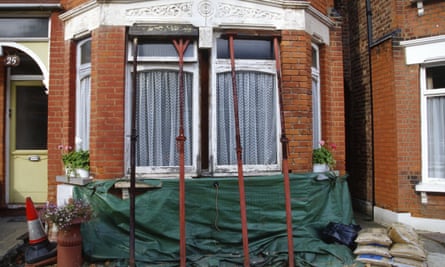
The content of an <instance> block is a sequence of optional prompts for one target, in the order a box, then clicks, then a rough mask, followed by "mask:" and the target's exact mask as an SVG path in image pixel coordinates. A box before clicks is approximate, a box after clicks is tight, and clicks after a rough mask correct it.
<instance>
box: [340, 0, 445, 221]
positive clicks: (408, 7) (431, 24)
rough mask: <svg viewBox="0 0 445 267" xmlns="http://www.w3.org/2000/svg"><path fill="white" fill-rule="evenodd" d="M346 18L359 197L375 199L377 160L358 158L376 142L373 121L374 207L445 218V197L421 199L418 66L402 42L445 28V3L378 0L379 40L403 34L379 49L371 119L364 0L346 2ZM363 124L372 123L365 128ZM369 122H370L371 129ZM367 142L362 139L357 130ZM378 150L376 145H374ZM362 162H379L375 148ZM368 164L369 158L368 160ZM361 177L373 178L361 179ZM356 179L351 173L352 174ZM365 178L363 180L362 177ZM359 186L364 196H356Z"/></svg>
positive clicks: (351, 140) (354, 182)
mask: <svg viewBox="0 0 445 267" xmlns="http://www.w3.org/2000/svg"><path fill="white" fill-rule="evenodd" d="M343 3H344V9H343V10H342V11H343V12H345V13H346V14H348V16H347V22H348V24H347V28H348V31H347V32H346V33H345V39H346V40H348V45H347V46H346V47H349V48H348V50H347V53H345V55H347V57H346V60H347V61H349V64H350V65H349V64H345V66H348V68H347V69H346V71H345V79H346V81H348V82H347V83H346V86H347V88H348V90H347V103H348V106H347V110H348V114H347V120H348V121H347V125H348V126H349V127H348V128H347V129H348V130H347V131H348V133H347V136H348V160H350V161H349V162H348V170H351V171H350V173H351V174H352V173H353V174H354V177H352V179H350V183H351V193H352V195H353V197H356V198H359V199H363V197H361V196H360V194H361V193H366V194H367V195H366V196H367V197H366V198H365V201H372V200H373V198H372V195H370V192H371V193H372V191H371V190H370V189H371V187H372V182H373V181H372V177H373V175H372V168H371V167H372V165H371V164H367V165H366V166H365V165H361V166H360V165H356V164H351V163H353V162H354V161H357V162H358V160H359V159H358V158H356V157H355V156H356V155H357V156H360V152H359V151H360V148H361V147H362V146H363V145H365V146H369V144H370V141H371V140H372V139H371V137H372V131H371V129H370V128H369V127H366V125H369V122H372V120H371V119H373V120H374V140H375V143H374V149H375V154H374V156H375V161H374V164H375V174H374V177H375V202H376V203H375V204H376V205H377V206H379V207H382V208H386V209H390V210H393V211H395V212H410V213H411V214H412V215H413V216H420V217H431V218H442V219H443V218H445V212H444V210H445V195H444V194H428V204H426V205H424V204H421V202H420V193H419V192H416V191H415V185H416V184H417V183H419V182H420V181H421V180H422V177H421V143H420V142H421V135H420V130H421V129H420V97H421V95H420V84H419V66H418V65H413V66H407V65H406V63H405V54H404V49H403V48H401V47H399V46H397V41H399V40H407V39H413V38H419V37H427V36H432V35H437V34H444V33H445V25H443V24H441V23H439V22H440V21H442V20H443V19H442V18H443V15H445V13H444V12H445V2H442V1H426V2H424V7H425V14H424V16H420V17H419V16H418V15H417V8H416V6H415V5H413V4H411V3H410V2H409V1H402V0H398V1H391V2H388V1H383V0H376V1H371V4H372V6H371V7H372V15H373V16H372V22H373V24H372V26H373V41H376V40H379V38H382V37H383V36H387V35H388V34H390V33H394V32H395V31H396V30H400V32H398V33H396V35H394V37H393V38H390V39H389V40H387V41H384V42H382V43H378V44H377V45H375V47H373V48H372V60H371V62H372V66H373V67H372V78H373V84H372V89H373V91H372V96H373V102H372V104H373V108H374V113H373V117H370V114H369V112H370V110H371V106H370V104H371V102H370V99H371V98H370V96H371V94H370V86H369V78H370V75H369V70H368V69H369V65H368V64H369V62H368V59H367V57H368V52H367V36H366V34H367V25H366V10H365V8H366V6H365V1H357V2H356V1H343ZM361 122H364V123H365V124H366V125H361V124H360V123H361ZM364 126H365V127H364ZM357 133H358V134H361V136H362V137H366V138H365V139H363V141H362V140H360V139H358V138H357V137H355V136H356V134H357ZM371 148H372V147H371ZM366 151H367V153H366V157H362V159H361V160H360V161H361V162H365V159H366V160H372V150H366ZM366 162H369V161H366ZM356 174H363V175H366V178H363V177H362V178H361V177H355V176H356ZM351 176H352V175H351ZM357 178H358V179H357ZM355 190H358V192H360V193H356V192H355Z"/></svg>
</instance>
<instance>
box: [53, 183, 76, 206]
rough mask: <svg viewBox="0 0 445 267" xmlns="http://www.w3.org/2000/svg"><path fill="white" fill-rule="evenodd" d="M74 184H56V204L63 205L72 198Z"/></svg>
mask: <svg viewBox="0 0 445 267" xmlns="http://www.w3.org/2000/svg"><path fill="white" fill-rule="evenodd" d="M73 188H74V185H70V184H58V185H57V206H58V207H62V206H65V205H66V204H67V203H68V201H69V199H70V198H73Z"/></svg>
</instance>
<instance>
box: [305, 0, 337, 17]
mask: <svg viewBox="0 0 445 267" xmlns="http://www.w3.org/2000/svg"><path fill="white" fill-rule="evenodd" d="M308 2H310V3H311V6H313V7H315V8H316V9H317V10H318V11H320V12H321V13H323V14H325V15H326V14H327V12H328V9H329V8H332V7H333V6H334V0H310V1H308Z"/></svg>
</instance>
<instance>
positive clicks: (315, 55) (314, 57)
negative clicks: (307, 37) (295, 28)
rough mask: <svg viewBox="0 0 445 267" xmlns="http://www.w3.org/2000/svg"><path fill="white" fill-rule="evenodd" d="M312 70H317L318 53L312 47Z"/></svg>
mask: <svg viewBox="0 0 445 267" xmlns="http://www.w3.org/2000/svg"><path fill="white" fill-rule="evenodd" d="M312 68H316V69H318V51H317V49H315V48H313V47H312Z"/></svg>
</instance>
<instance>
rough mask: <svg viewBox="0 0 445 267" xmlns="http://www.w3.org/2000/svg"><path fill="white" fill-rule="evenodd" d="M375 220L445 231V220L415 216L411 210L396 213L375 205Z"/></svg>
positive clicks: (383, 223) (418, 228)
mask: <svg viewBox="0 0 445 267" xmlns="http://www.w3.org/2000/svg"><path fill="white" fill-rule="evenodd" d="M374 222H376V223H378V224H382V225H385V226H390V225H391V224H393V223H403V224H406V225H409V226H411V227H413V228H414V229H416V230H422V231H429V232H439V233H445V220H439V219H431V218H421V217H413V216H411V213H409V212H404V213H396V212H393V211H390V210H387V209H383V208H379V207H374Z"/></svg>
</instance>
